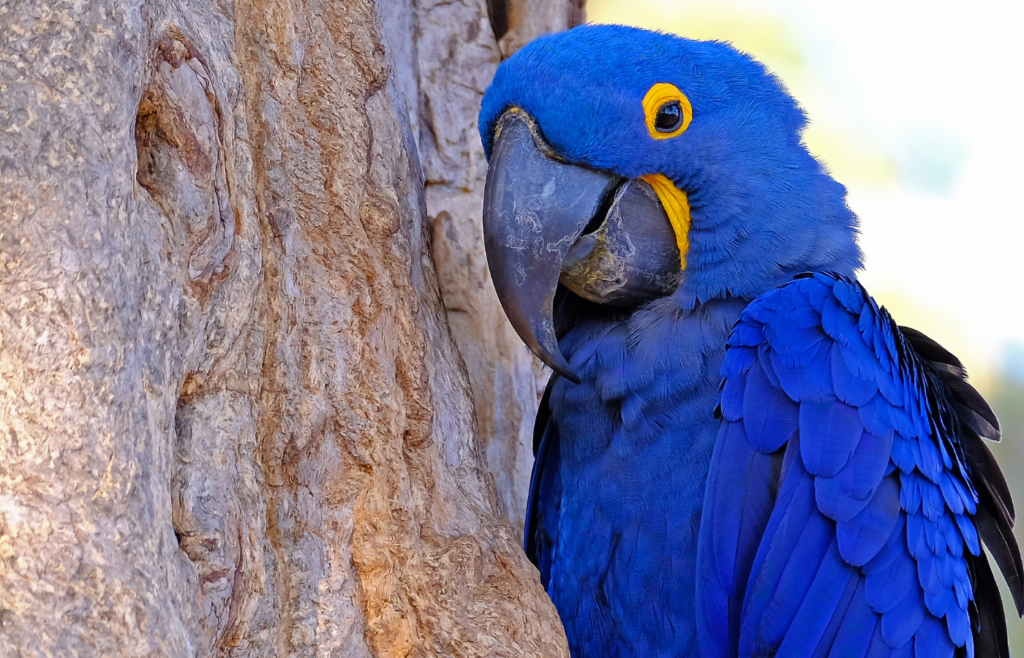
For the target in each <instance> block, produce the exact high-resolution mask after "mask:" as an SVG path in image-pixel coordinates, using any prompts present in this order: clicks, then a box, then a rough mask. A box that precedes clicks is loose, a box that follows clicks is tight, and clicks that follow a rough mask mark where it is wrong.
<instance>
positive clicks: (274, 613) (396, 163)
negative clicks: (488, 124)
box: [0, 0, 579, 656]
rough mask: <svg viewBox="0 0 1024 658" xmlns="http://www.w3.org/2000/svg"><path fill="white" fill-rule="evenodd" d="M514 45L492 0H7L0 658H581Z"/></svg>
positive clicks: (0, 255) (2, 13) (2, 83)
mask: <svg viewBox="0 0 1024 658" xmlns="http://www.w3.org/2000/svg"><path fill="white" fill-rule="evenodd" d="M522 4H523V6H525V3H522ZM516 6H518V5H516ZM561 6H564V7H566V9H565V10H564V11H563V12H562V13H560V14H558V16H561V17H562V18H564V19H565V21H566V22H565V23H564V24H559V25H553V26H552V27H566V26H567V25H569V24H570V22H571V20H578V18H576V19H574V18H572V17H574V16H576V17H578V14H579V10H578V5H575V6H576V9H573V8H572V6H571V5H570V4H569V3H566V4H565V5H561ZM502 7H504V8H505V10H508V8H509V5H502ZM573 12H575V13H573ZM545 16H547V15H546V14H545ZM493 18H494V16H492V19H493ZM545 20H548V18H545ZM559 20H561V19H559ZM506 23H508V21H506ZM538 24H539V23H537V22H536V21H535V22H534V23H533V24H532V27H531V26H530V25H528V24H527V23H524V22H523V21H520V22H519V23H517V25H518V26H519V27H518V28H517V29H518V30H519V31H518V32H515V34H516V35H518V36H517V38H519V39H520V40H521V41H525V40H526V39H527V38H528V36H529V30H533V31H534V32H539V31H540V28H538V27H537V25H538ZM385 26H386V29H385ZM506 31H507V32H508V34H513V33H512V32H511V31H508V29H507V30H506ZM385 33H386V34H388V35H389V36H391V43H392V45H393V46H394V47H393V48H390V49H389V48H388V46H387V42H386V40H385V38H384V36H383V35H384V34H385ZM523 35H526V36H523ZM503 36H507V35H503ZM509 42H510V41H509V40H503V41H502V44H503V47H504V46H505V44H506V43H509ZM498 53H499V49H498V46H497V42H496V40H495V38H494V35H493V33H492V31H491V26H490V24H489V22H488V16H487V13H486V10H485V9H484V2H483V0H480V1H479V2H476V1H475V0H465V2H464V3H447V2H436V3H431V2H427V1H425V0H424V1H422V2H419V3H414V2H412V0H406V1H405V2H404V4H402V3H399V4H397V5H388V6H385V7H384V8H382V9H379V8H378V7H376V6H375V5H374V4H373V3H372V2H369V1H367V0H333V1H324V0H294V1H289V0H265V1H263V2H256V3H252V4H249V3H238V4H235V5H231V4H229V3H227V2H222V1H215V0H192V1H191V2H187V3H186V2H181V1H180V0H150V1H149V2H142V0H135V1H134V2H132V1H130V0H115V1H112V2H69V1H66V0H65V1H61V0H22V1H20V2H14V3H12V2H10V0H0V296H2V299H3V307H2V309H3V310H2V312H0V655H4V656H7V655H11V656H35V655H69V656H74V655H81V656H98V655H104V656H135V655H160V656H209V655H224V656H293V655H294V656H299V655H302V656H305V655H324V656H328V655H330V656H335V655H337V656H430V655H445V656H449V655H451V656H492V655H497V656H502V655H505V656H523V655H530V656H533V655H543V656H564V655H567V651H566V648H565V640H564V637H563V636H562V633H561V629H560V625H559V623H558V620H557V615H556V613H555V611H554V608H553V607H552V606H551V604H550V602H549V601H548V600H547V598H546V596H545V595H544V592H543V591H542V589H541V588H540V585H539V583H538V580H537V574H536V571H535V570H534V569H533V567H532V566H531V565H530V564H529V563H528V562H527V561H526V559H525V557H524V556H523V554H522V552H521V550H520V549H519V539H518V537H517V533H516V532H515V531H514V530H513V529H512V528H511V527H510V526H509V524H508V521H507V518H514V519H515V522H516V523H518V522H519V518H521V510H522V500H523V498H524V496H525V490H524V482H525V479H526V478H528V468H529V462H530V455H529V429H528V428H529V427H530V425H531V424H532V414H533V411H534V408H535V406H536V392H537V375H536V373H537V370H536V369H535V367H534V365H533V362H532V361H531V360H530V359H529V358H528V357H527V355H526V352H525V350H524V349H523V348H522V347H520V346H519V344H518V340H517V339H515V337H514V335H513V334H512V333H511V330H509V329H508V328H507V326H506V325H505V324H504V320H503V317H502V316H501V315H500V311H499V310H498V308H497V306H496V301H495V300H494V295H493V291H492V290H489V288H488V286H489V280H488V279H487V277H486V269H485V264H484V261H483V255H482V254H483V249H482V244H481V239H480V233H479V231H480V229H479V204H480V196H481V192H482V182H483V175H484V170H485V163H484V162H483V157H482V152H481V149H480V146H479V138H478V137H477V135H476V132H475V130H476V129H475V115H476V111H477V108H478V104H479V98H480V95H481V93H482V91H483V89H484V88H485V86H486V84H487V82H488V81H489V79H490V76H491V75H492V74H493V71H494V68H495V66H496V64H497V61H498V57H499V55H498ZM389 54H390V57H389ZM506 54H507V53H506ZM389 62H390V63H389ZM403 98H404V100H403ZM406 102H407V103H408V107H409V109H410V111H409V112H408V113H407V112H406V110H405V103H406ZM417 153H419V154H421V158H422V160H421V161H422V168H421V165H420V160H418V156H417ZM424 174H425V181H426V186H424ZM430 218H433V220H432V221H431V219H430ZM432 240H433V241H434V245H435V249H434V251H433V253H432V249H431V241H432ZM435 263H436V269H435ZM439 278H440V281H441V286H440V288H439V283H438V280H439ZM441 290H443V292H444V300H445V301H444V302H442V297H441V294H440V291H441ZM446 306H447V307H448V309H449V312H450V313H451V323H452V329H453V330H454V331H455V332H456V334H457V336H458V340H459V345H460V347H461V348H462V349H463V350H464V353H465V355H466V361H467V363H468V364H469V365H470V368H471V372H472V373H473V375H472V377H468V376H467V370H466V367H465V366H464V365H463V362H462V359H461V358H460V355H459V351H458V350H457V349H456V346H455V342H454V341H453V340H452V337H451V331H450V329H449V319H448V316H446V312H445V307H446ZM470 380H472V382H473V384H474V391H475V393H476V396H477V401H478V408H477V416H478V417H479V419H480V437H479V440H478V438H477V435H476V420H475V419H474V412H473V398H472V393H471V390H470V386H469V382H470ZM484 447H486V450H485V448H484ZM487 457H490V458H491V460H490V461H491V464H490V466H491V471H492V472H493V473H494V479H495V480H497V482H498V485H499V486H498V489H497V492H496V490H495V487H494V485H493V483H492V477H491V476H490V475H489V473H488V470H487ZM499 501H500V502H499Z"/></svg>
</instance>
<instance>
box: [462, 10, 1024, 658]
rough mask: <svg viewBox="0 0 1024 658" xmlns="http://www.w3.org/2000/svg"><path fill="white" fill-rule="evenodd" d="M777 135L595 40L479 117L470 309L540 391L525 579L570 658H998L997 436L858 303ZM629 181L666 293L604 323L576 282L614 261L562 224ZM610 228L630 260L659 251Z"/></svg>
mask: <svg viewBox="0 0 1024 658" xmlns="http://www.w3.org/2000/svg"><path fill="white" fill-rule="evenodd" d="M659 86H661V87H665V86H670V87H671V88H672V89H674V90H676V91H677V92H678V93H680V94H683V95H685V98H686V99H687V103H688V104H689V106H692V108H691V109H692V121H691V122H690V123H689V124H687V125H686V126H684V127H683V128H682V129H681V130H678V131H677V132H676V133H673V134H672V135H659V134H658V132H657V131H656V130H655V126H657V125H660V124H657V123H655V118H654V117H653V116H652V115H650V114H645V112H648V108H647V105H646V103H647V99H648V98H649V97H650V96H651V94H652V93H654V91H656V90H657V88H658V87H659ZM676 103H677V104H676V106H675V108H674V110H673V109H672V108H671V107H669V105H662V106H660V107H661V108H662V109H663V108H665V107H669V109H670V110H672V112H674V114H673V113H672V112H670V113H668V114H666V115H665V116H664V117H663V116H662V114H661V109H658V115H657V121H663V120H664V121H666V122H670V121H671V120H672V118H673V117H674V116H679V113H680V112H684V109H683V106H682V105H680V104H679V103H678V101H676ZM666 125H669V124H666ZM803 125H804V117H803V114H802V112H801V111H800V110H799V108H798V107H797V106H796V103H795V102H794V101H793V100H792V98H790V97H789V95H788V94H787V93H786V92H785V90H784V89H783V88H782V86H781V84H780V83H779V82H778V81H777V80H776V79H775V78H774V77H772V76H771V75H769V74H768V73H767V72H766V71H765V70H764V68H763V67H762V66H761V65H760V64H758V63H757V62H755V61H753V60H752V59H750V58H749V57H747V56H745V55H743V54H741V53H739V52H737V51H735V50H734V49H732V48H731V47H730V46H728V45H727V44H723V43H715V42H696V41H690V40H687V39H681V38H677V37H672V36H669V35H664V34H659V33H653V32H647V31H643V30H636V29H631V28H625V27H620V26H584V27H581V28H577V29H574V30H571V31H569V32H566V33H561V34H555V35H549V36H546V37H542V38H541V39H538V40H537V41H535V42H533V43H531V44H529V45H527V46H526V47H524V48H523V49H522V50H520V51H519V52H518V53H517V54H516V55H514V56H513V57H511V58H510V59H509V60H508V61H506V62H504V63H503V64H502V65H501V66H500V67H499V69H498V71H497V74H496V75H495V78H494V81H493V83H492V85H491V87H490V88H489V89H488V91H487V93H486V95H485V97H484V101H483V104H482V108H481V112H480V133H481V137H482V140H483V143H484V147H485V150H486V152H487V154H488V157H489V158H491V167H492V170H494V169H497V170H500V171H498V173H496V174H495V175H494V177H493V181H500V182H493V183H492V177H491V174H490V173H489V180H488V185H489V188H488V191H487V199H488V201H487V202H486V203H487V204H491V205H485V235H486V236H487V239H488V258H489V260H491V259H494V260H495V262H492V263H491V267H492V273H495V272H496V274H494V277H495V284H496V286H497V287H498V290H499V295H500V296H502V300H503V304H504V303H506V301H509V300H507V299H506V296H509V297H513V299H512V300H511V301H509V304H508V305H506V310H507V311H508V312H509V315H510V318H511V319H512V320H513V324H514V326H516V329H517V331H519V332H520V335H522V336H523V337H524V340H525V341H526V342H527V344H529V345H531V349H534V351H535V352H536V353H537V354H538V355H540V356H541V358H543V359H544V360H545V361H546V362H547V363H549V364H551V365H553V366H554V367H555V368H556V370H557V372H559V373H561V375H557V374H556V375H554V376H553V377H552V380H551V382H550V383H549V386H548V388H547V391H546V393H545V396H544V399H543V401H542V404H541V411H540V413H539V415H538V425H537V430H536V434H535V452H536V464H535V467H534V476H533V482H532V485H531V491H530V500H529V510H528V516H527V519H526V550H527V553H528V554H529V556H530V558H531V559H532V560H533V561H534V563H535V564H537V566H538V568H539V569H540V575H541V581H542V583H543V584H544V586H545V587H546V589H547V591H548V593H549V595H550V596H551V599H552V600H553V601H554V603H555V605H556V606H557V608H558V611H559V614H560V616H561V619H562V621H563V624H564V626H565V630H566V635H567V637H568V640H569V646H570V648H571V650H572V652H573V655H574V656H587V657H598V658H600V657H602V656H672V657H678V656H697V655H703V656H705V657H706V658H712V657H717V656H743V657H746V656H780V657H782V656H794V657H796V656H799V657H804V656H853V657H857V658H862V657H868V656H891V657H907V656H915V657H916V658H924V657H925V656H928V657H932V656H953V655H954V653H955V654H956V655H958V656H961V655H966V656H973V655H975V654H976V653H977V655H1005V622H1004V621H1003V613H1002V608H1001V604H1000V603H999V601H998V593H997V592H996V590H995V584H994V579H993V575H992V572H991V570H990V568H989V566H988V562H987V560H986V558H985V556H984V554H983V553H982V548H981V542H982V540H983V541H984V542H985V544H986V545H987V546H988V547H989V549H990V550H991V551H992V555H993V557H994V558H995V559H996V562H997V564H998V565H999V567H1000V568H1001V569H1002V571H1003V572H1004V574H1006V575H1007V577H1008V579H1009V581H1010V584H1011V589H1012V590H1013V592H1014V595H1015V600H1016V602H1017V603H1018V605H1020V604H1022V603H1024V573H1022V572H1024V569H1022V568H1021V561H1020V553H1019V550H1018V548H1017V545H1016V543H1015V542H1014V541H1013V539H1012V535H1010V534H1009V528H1010V526H1011V525H1012V522H1013V508H1012V504H1011V502H1010V500H1009V493H1008V490H1007V488H1006V483H1005V481H1004V480H1003V478H1002V475H1001V474H1000V473H999V470H998V468H997V467H996V465H995V463H994V461H993V459H992V456H991V454H990V453H989V452H988V450H987V448H985V446H984V444H983V442H982V439H983V438H985V439H996V438H998V430H997V427H998V424H997V423H996V420H995V418H994V416H992V414H991V410H989V409H988V406H987V405H986V404H985V403H984V401H983V400H982V399H981V398H980V396H978V394H977V393H976V392H975V391H974V389H972V388H971V387H970V386H969V385H967V384H966V382H965V381H964V374H963V370H962V367H961V366H960V364H959V362H957V361H956V360H955V358H953V357H952V356H951V355H949V354H948V352H946V351H945V350H943V349H942V348H941V347H939V346H938V345H936V344H934V343H933V342H931V341H930V340H928V339H927V338H926V337H924V336H923V335H921V334H919V333H917V332H915V331H913V330H909V329H901V328H899V327H897V326H896V325H895V324H894V323H893V322H892V320H891V319H890V318H889V316H888V314H887V313H886V312H885V311H884V310H883V309H881V308H879V306H878V305H877V304H876V303H875V302H874V300H872V299H871V297H870V296H869V295H867V293H866V292H865V291H864V290H863V289H862V288H861V287H860V285H859V284H858V283H857V282H856V280H855V278H854V272H855V270H856V269H857V268H859V267H860V252H859V249H858V247H857V244H856V218H855V217H854V215H853V214H852V213H851V212H850V210H849V208H847V206H846V203H845V200H844V197H845V190H844V188H843V187H842V186H841V185H840V184H839V183H837V182H836V181H834V180H833V179H832V178H831V177H830V176H829V175H828V174H827V173H826V172H824V171H823V170H822V168H821V166H820V165H819V164H818V163H817V162H816V161H815V160H814V159H813V158H812V157H811V156H810V154H809V153H808V152H807V150H806V149H805V148H804V146H803V145H802V143H801V139H800V132H801V130H802V128H803ZM669 128H671V126H669ZM671 129H672V130H676V129H675V128H671ZM658 130H660V128H658ZM506 131H507V132H506ZM516 131H518V132H516ZM508 135H516V136H514V137H509V136H508ZM545 158H547V160H544V159H545ZM540 161H543V162H544V164H542V165H536V166H537V167H540V168H539V169H536V170H531V171H529V172H527V171H523V172H516V173H515V175H508V173H507V169H504V168H505V167H508V166H511V165H508V164H507V163H510V162H515V163H536V162H540ZM496 162H498V164H495V163H496ZM563 165H564V167H563ZM523 166H526V165H523ZM530 166H531V167H532V166H534V165H530ZM545 167H546V168H547V169H544V168H545ZM549 170H550V171H552V172H557V173H552V174H551V178H550V179H542V180H539V181H534V179H533V178H530V176H527V175H526V174H530V175H533V172H534V171H549ZM584 171H585V172H589V173H586V175H584V173H583V172H584ZM594 172H598V173H599V174H600V175H598V174H596V173H594ZM499 174H500V175H499ZM519 174H522V175H521V176H520V175H519ZM655 175H657V176H662V177H663V178H664V180H665V181H666V182H667V184H668V185H669V186H670V187H671V186H673V185H674V187H675V190H676V191H677V192H679V193H680V194H682V195H683V198H684V199H685V205H686V206H687V207H688V210H687V211H686V214H685V217H683V218H682V219H683V220H685V221H683V222H682V224H680V219H679V217H676V219H675V220H672V219H670V218H668V215H667V214H665V215H664V217H665V218H667V219H669V221H674V222H675V223H673V224H672V231H673V232H675V235H676V238H677V240H678V244H677V245H670V247H671V248H678V249H680V250H681V251H679V252H678V255H680V256H681V257H682V258H681V259H676V260H680V261H681V262H684V263H685V267H684V269H683V270H682V271H681V272H672V273H671V275H672V276H671V277H670V280H671V281H672V282H673V283H672V286H671V289H670V291H669V292H665V291H664V289H662V288H657V287H645V286H647V285H648V284H650V286H654V284H652V283H650V281H653V280H654V278H652V277H656V276H660V275H661V271H655V272H653V273H651V272H649V271H648V270H646V269H644V266H645V264H644V263H642V262H641V263H640V264H639V265H638V264H637V263H636V262H633V261H628V260H623V261H621V262H620V263H619V265H622V266H623V267H626V266H628V267H636V268H638V269H636V270H635V271H637V272H641V274H640V275H637V276H639V277H640V278H639V279H637V281H640V283H637V282H636V281H633V282H631V283H630V284H629V285H632V286H634V287H635V289H636V291H639V292H636V295H635V296H629V295H626V296H625V297H616V298H612V297H608V298H605V297H602V296H601V295H600V294H598V293H594V292H593V291H592V290H590V289H588V288H586V287H585V284H586V285H589V282H590V279H587V280H586V281H585V282H584V283H581V282H580V281H581V279H580V277H579V271H578V270H572V268H573V267H577V265H578V264H579V263H581V262H585V258H584V256H585V257H586V258H590V257H591V256H586V254H590V253H593V254H601V253H602V252H601V249H602V248H607V249H608V250H609V253H611V247H609V246H607V245H609V244H611V243H610V242H608V241H609V240H611V238H609V237H608V235H611V234H610V233H608V234H604V233H601V231H602V230H604V228H603V227H604V226H605V224H604V223H602V221H600V220H602V217H601V216H600V215H598V216H594V217H591V216H590V214H587V213H590V212H591V211H590V210H587V211H586V212H584V211H583V210H581V211H580V212H582V213H584V214H583V215H582V216H581V217H576V216H574V215H572V212H575V210H573V209H574V208H576V207H577V205H578V204H579V197H580V194H578V193H577V192H576V190H580V189H586V190H592V189H598V188H599V187H600V186H601V185H604V186H605V187H603V188H601V189H604V190H605V192H604V194H606V195H607V198H605V199H604V200H601V199H596V200H595V199H591V198H589V197H588V198H587V199H584V201H587V202H588V203H590V204H591V205H590V206H587V208H591V207H592V208H604V209H606V208H608V207H609V206H611V207H615V206H616V204H618V203H619V201H620V197H623V196H624V195H625V194H626V193H627V192H628V190H629V189H634V188H633V187H631V186H634V185H636V184H637V182H638V181H641V180H646V181H649V180H650V177H651V176H655ZM520 181H528V182H527V183H521V182H520ZM595 181H596V182H595ZM652 185H653V183H652ZM531 186H532V187H531ZM651 189H652V190H653V188H651ZM560 194H561V195H562V196H560ZM652 194H653V192H652ZM664 194H665V193H664V190H662V191H660V192H657V195H658V199H659V203H661V204H662V205H661V208H662V210H663V211H664V212H666V213H667V211H665V210H664V209H665V208H666V206H665V203H666V197H665V196H664ZM517 195H518V196H517ZM676 203H677V204H678V201H677V202H676ZM559 204H561V205H559ZM579 207H583V206H579ZM631 207H633V208H638V207H640V206H631ZM643 207H646V206H643ZM551 209H554V210H551ZM547 210H550V211H551V214H550V215H545V214H544V213H545V212H546V211H547ZM602 212H603V211H602ZM608 212H609V216H610V213H611V211H608ZM633 212H634V214H632V215H623V216H622V221H623V222H624V223H625V224H627V225H628V228H629V229H630V230H636V231H637V235H640V232H642V231H645V230H650V231H652V232H651V233H644V234H643V235H644V236H645V237H649V235H655V234H657V235H662V234H664V235H668V233H667V230H666V229H665V224H664V222H665V220H664V219H662V220H658V221H660V222H661V224H660V228H659V227H658V226H657V225H651V224H646V225H645V224H643V221H647V219H649V216H647V215H643V216H641V211H640V210H634V211H633ZM546 217H550V218H554V219H551V220H550V221H551V222H552V226H555V227H556V228H557V230H555V229H550V230H551V231H553V232H551V233H545V231H547V230H549V228H550V227H548V226H547V225H546V224H545V221H546V219H545V218H546ZM604 221H605V222H607V221H609V220H608V219H607V218H605V219H604ZM555 222H558V223H557V225H556V224H555ZM682 225H685V226H683V228H680V226H682ZM495 227H497V228H495ZM599 227H600V228H599ZM645 227H646V228H645ZM658 230H660V231H662V233H660V234H659V233H657V231H658ZM495 231H507V232H508V233H507V234H501V233H498V234H497V235H495ZM558 231H561V233H559V232H558ZM680 231H685V234H684V235H681V234H680ZM599 235H603V236H604V237H601V238H600V240H599V239H597V238H595V237H594V236H599ZM538 236H540V237H538ZM545 240H547V241H548V242H546V243H545V242H544V241H545ZM602 240H603V241H604V242H602ZM584 243H586V244H589V245H590V246H589V247H587V249H593V250H594V251H593V252H589V251H585V250H583V247H580V245H582V244H584ZM527 244H529V245H533V244H540V245H542V247H541V248H540V249H539V250H537V251H536V252H535V253H534V252H530V253H527V252H528V251H529V250H528V249H526V248H525V247H523V246H522V245H527ZM594 244H597V245H598V246H597V247H595V246H593V245H594ZM565 245H572V248H571V249H569V251H566V250H565V249H566V247H565ZM601 245H604V246H603V247H602V246H601ZM612 246H614V245H612ZM577 248H579V249H580V250H581V253H583V254H584V255H580V254H576V255H574V256H572V257H571V258H570V257H569V256H567V255H566V254H568V253H572V249H577ZM524 254H525V255H524ZM551 254H556V255H557V259H555V260H552V258H553V257H552V256H551ZM604 257H605V256H600V258H604ZM594 258H595V262H596V261H598V260H600V258H598V257H594ZM558 259H565V262H569V261H571V262H572V265H571V266H569V265H565V264H564V263H563V262H560V261H559V260H558ZM642 260H643V259H642V258H641V261H642ZM651 260H655V259H654V258H653V256H652V258H651ZM670 260H671V259H670ZM586 262H589V261H586ZM659 262H660V261H659ZM591 266H593V268H592V269H590V270H587V272H588V273H589V274H588V276H591V277H592V279H593V280H598V279H599V278H600V277H599V276H598V275H600V276H612V277H613V278H614V276H617V274H616V273H615V272H616V271H617V270H616V271H612V273H611V274H609V270H607V269H604V270H602V269H601V268H600V267H598V266H597V265H593V264H591V265H587V267H591ZM560 267H561V269H559V268H560ZM545 268H546V269H545ZM567 268H568V269H567ZM613 269H614V268H613ZM538 272H540V273H541V274H538ZM574 272H575V273H574ZM806 273H812V274H806ZM622 276H625V275H622ZM644 276H646V277H648V278H647V279H644V278H643V277H644ZM530 277H541V278H543V277H547V278H546V279H544V281H546V282H547V283H543V285H542V283H537V284H536V287H531V281H532V279H531V278H530ZM573 277H575V278H573ZM559 280H560V281H562V284H563V285H558V286H557V291H556V289H555V287H556V285H557V282H558V281H559ZM600 280H602V281H604V279H600ZM537 281H540V279H537ZM624 281H625V279H623V280H622V281H619V283H618V284H617V285H620V286H623V285H626V284H625V283H624ZM645 282H646V283H645ZM544 285H549V286H550V294H549V292H548V290H547V289H545V288H544V287H543V286H544ZM658 285H662V284H658ZM574 286H577V287H574ZM579 286H583V287H579ZM623 289H630V290H631V288H629V286H626V288H623ZM652 290H655V291H657V292H656V294H654V293H652V292H651V291H652ZM644 295H646V296H644ZM534 314H535V315H534ZM545 314H547V315H545ZM549 335H550V336H551V338H550V340H549V339H548V338H546V337H545V336H549ZM555 337H557V345H555V344H554V343H555V341H556V338H555ZM545 341H549V342H545ZM552 350H554V351H555V352H557V356H558V358H555V356H553V355H552ZM561 359H564V363H563V362H562V361H561ZM577 379H578V380H579V383H575V382H576V380H577ZM716 407H717V409H716ZM984 652H988V653H984Z"/></svg>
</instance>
